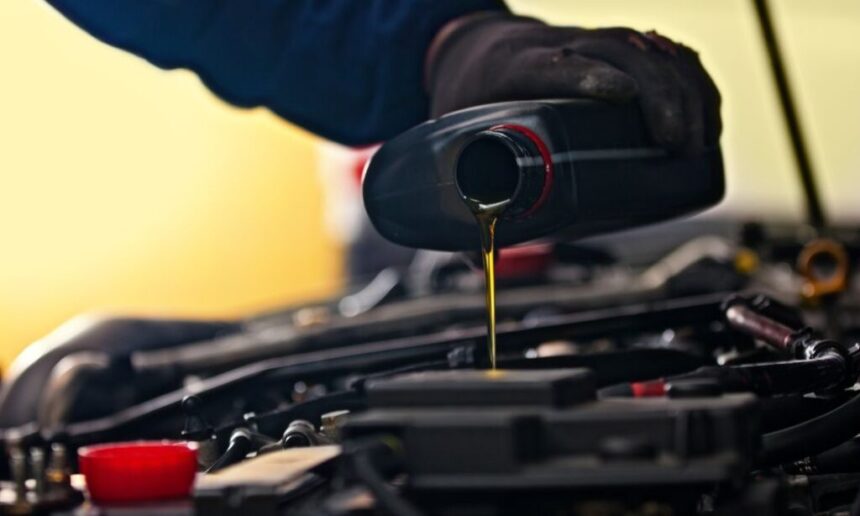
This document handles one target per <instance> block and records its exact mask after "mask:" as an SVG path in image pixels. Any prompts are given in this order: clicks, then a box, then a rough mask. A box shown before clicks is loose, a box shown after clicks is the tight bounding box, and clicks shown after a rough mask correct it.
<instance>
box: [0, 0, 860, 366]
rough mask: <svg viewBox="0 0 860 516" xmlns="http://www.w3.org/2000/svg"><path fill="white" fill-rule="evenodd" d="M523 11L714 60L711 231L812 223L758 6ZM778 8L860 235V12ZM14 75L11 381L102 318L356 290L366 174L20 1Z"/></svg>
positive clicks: (803, 0)
mask: <svg viewBox="0 0 860 516" xmlns="http://www.w3.org/2000/svg"><path fill="white" fill-rule="evenodd" d="M508 3H509V5H511V7H512V8H513V9H514V10H515V11H517V12H520V13H523V14H531V15H535V16H538V17H541V18H543V19H545V20H546V21H549V22H552V23H555V24H570V25H582V26H610V25H623V26H630V27H634V28H636V29H640V30H648V29H657V30H658V31H659V32H661V33H663V34H665V35H668V36H670V37H672V38H674V39H677V40H680V41H683V42H684V43H686V44H687V45H689V46H691V47H693V48H695V49H697V50H698V51H699V52H700V54H701V57H702V60H703V61H704V64H705V66H706V67H707V68H708V70H709V71H710V72H711V73H712V74H713V76H714V78H715V80H716V81H717V84H718V85H719V87H720V89H721V90H722V93H723V100H724V108H723V120H724V125H725V132H724V136H723V149H724V153H725V158H726V169H727V173H728V195H727V199H726V201H725V202H724V203H723V205H721V206H720V207H719V208H717V209H716V210H714V212H715V213H714V212H712V213H710V214H709V215H714V214H716V215H729V214H741V215H746V216H755V217H758V218H765V217H768V218H779V219H783V220H786V219H787V220H798V219H799V218H800V216H801V213H802V206H801V202H800V191H799V188H798V184H797V182H796V181H795V175H794V173H795V171H794V169H793V162H792V161H791V155H790V150H789V146H788V139H787V136H786V134H785V129H784V125H783V123H782V118H781V115H780V112H779V111H778V103H777V98H776V95H775V90H774V89H773V87H772V83H771V78H770V75H769V69H768V66H767V62H766V60H765V54H764V49H763V46H762V43H761V40H760V36H759V33H758V31H757V25H756V22H755V19H754V16H753V10H752V6H751V3H750V2H749V1H747V0H723V1H721V2H714V1H710V0H650V1H648V2H642V1H641V0H624V1H622V0H612V1H606V0H587V1H586V0H509V2H508ZM772 4H773V10H774V16H775V20H776V23H777V24H778V27H777V28H778V31H779V33H780V35H781V36H782V40H783V42H784V44H785V45H784V50H785V53H786V57H787V60H788V66H789V72H790V74H791V77H792V79H793V81H794V86H795V89H796V93H797V96H798V100H799V104H800V111H801V116H802V118H803V121H804V123H805V125H806V129H807V133H808V137H809V139H810V144H811V150H812V155H813V160H814V162H815V165H816V166H817V168H818V170H819V171H820V172H821V176H822V177H821V178H820V183H821V188H822V193H823V196H824V199H825V201H826V203H827V207H828V210H829V212H830V213H831V214H832V215H833V216H835V217H836V219H837V220H841V221H843V222H844V221H856V220H860V203H857V202H856V201H855V200H854V198H853V195H854V194H855V191H856V190H857V187H858V185H860V177H858V175H857V174H856V173H855V170H856V169H857V168H858V166H860V146H858V145H857V143H856V139H857V135H858V134H860V96H858V95H856V91H857V84H858V83H860V66H858V65H859V64H860V44H858V43H857V42H856V41H855V40H854V35H855V34H856V28H857V27H858V26H860V25H858V24H860V2H857V1H856V0H828V1H827V2H809V1H807V0H780V1H778V2H772ZM0 66H2V70H3V71H2V76H0V77H2V79H0V364H2V365H4V366H5V365H6V364H8V363H9V362H10V360H11V359H12V358H13V357H14V356H15V355H16V354H17V353H18V352H19V351H20V350H21V349H22V348H23V347H24V346H25V345H26V344H28V343H29V342H31V341H33V340H35V339H37V338H39V337H40V336H43V335H44V334H46V333H47V332H49V331H50V330H51V329H53V328H54V327H55V326H57V325H58V324H60V323H61V322H63V321H64V320H66V319H68V318H70V317H72V316H74V315H75V314H79V313H82V312H105V313H118V314H150V315H152V314H155V315H159V314H170V315H177V316H203V317H231V316H239V315H243V314H248V313H253V312H255V311H260V310H263V309H266V308H273V307H276V306H278V305H281V304H285V303H290V302H296V301H300V300H302V299H310V298H318V297H321V296H325V295H327V294H331V293H333V292H335V291H336V290H337V289H338V288H339V286H340V285H341V283H342V278H343V273H342V271H343V260H342V252H341V250H342V249H341V248H342V245H341V244H340V243H339V242H340V241H341V238H340V237H339V234H338V232H337V231H332V230H331V229H332V223H331V222H332V220H335V221H337V220H338V219H336V218H335V219H331V218H329V219H328V222H326V217H325V213H326V211H327V209H328V208H327V207H326V204H329V205H331V204H334V203H336V202H338V200H339V199H342V198H343V195H342V194H343V192H341V195H338V194H337V192H335V191H334V190H335V189H336V188H338V186H337V185H339V184H345V185H349V184H351V183H350V181H349V179H345V180H339V179H338V174H343V175H344V176H353V175H354V168H355V165H354V164H355V162H356V160H359V159H360V157H355V156H352V155H351V154H350V152H349V151H348V150H345V149H342V148H338V147H336V146H334V145H331V144H326V143H323V142H320V141H318V140H317V139H316V138H314V137H313V136H311V135H309V134H307V133H305V132H302V131H300V130H298V129H296V128H295V127H292V126H290V125H289V124H288V123H286V122H284V121H282V120H280V119H278V118H276V117H275V116H273V115H271V114H270V113H268V112H266V111H264V110H253V111H247V110H239V109H235V108H231V107H229V106H228V105H226V104H224V103H223V102H221V101H219V100H218V99H216V98H215V97H214V96H213V95H212V94H210V93H209V92H208V91H207V90H206V89H205V88H204V87H203V86H202V85H201V84H200V82H199V81H198V80H197V79H196V78H195V77H194V76H193V75H192V74H191V73H188V72H181V71H180V72H164V71H161V70H158V69H156V68H154V67H152V66H151V65H149V64H148V63H146V62H144V61H142V60H140V59H137V58H135V57H132V56H130V55H128V54H125V53H123V52H121V51H119V50H115V49H112V48H110V47H108V46H106V45H104V44H101V43H99V42H97V41H96V40H95V39H93V38H91V37H90V36H88V35H87V34H85V33H84V32H82V31H81V30H79V29H78V28H76V27H75V26H73V25H72V24H71V23H69V22H68V21H66V20H65V19H63V18H62V17H61V16H60V15H59V14H57V13H55V12H54V11H52V10H51V9H50V8H49V7H48V6H47V5H46V4H44V3H43V2H41V1H39V0H4V1H3V2H0ZM344 188H349V186H346V187H344ZM328 211H329V212H331V211H332V210H330V209H328Z"/></svg>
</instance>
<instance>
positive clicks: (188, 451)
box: [78, 441, 197, 503]
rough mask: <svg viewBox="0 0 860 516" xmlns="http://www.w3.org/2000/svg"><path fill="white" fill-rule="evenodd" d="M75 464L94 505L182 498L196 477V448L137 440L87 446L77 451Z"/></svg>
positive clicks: (189, 444)
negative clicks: (96, 503)
mask: <svg viewBox="0 0 860 516" xmlns="http://www.w3.org/2000/svg"><path fill="white" fill-rule="evenodd" d="M78 465H79V466H80V470H81V473H82V474H83V475H84V478H85V479H86V482H87V491H88V492H89V494H90V498H91V499H92V500H93V501H94V502H98V503H124V502H144V501H146V502H148V501H156V500H169V499H177V498H186V497H188V496H189V495H190V494H191V488H192V487H193V485H194V477H195V475H196V474H197V445H196V444H195V443H186V442H178V441H137V442H125V443H111V444H100V445H96V446H87V447H84V448H81V449H80V450H78Z"/></svg>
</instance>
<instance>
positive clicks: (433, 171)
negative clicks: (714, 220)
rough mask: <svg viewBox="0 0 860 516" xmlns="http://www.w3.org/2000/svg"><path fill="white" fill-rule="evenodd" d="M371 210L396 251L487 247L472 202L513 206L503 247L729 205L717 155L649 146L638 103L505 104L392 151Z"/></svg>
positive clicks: (377, 171) (412, 136)
mask: <svg viewBox="0 0 860 516" xmlns="http://www.w3.org/2000/svg"><path fill="white" fill-rule="evenodd" d="M363 190H364V203H365V208H366V209H367V213H368V214H369V215H370V219H371V221H372V222H373V224H374V226H375V227H376V228H377V230H379V232H380V233H381V234H382V235H383V236H385V237H386V238H388V239H389V240H391V241H393V242H396V243H398V244H402V245H406V246H410V247H419V248H427V249H439V250H448V251H459V250H474V249H479V248H480V239H479V238H478V230H477V226H476V222H475V217H474V215H473V214H472V212H471V211H470V209H469V208H468V207H467V205H466V203H465V202H464V200H463V196H464V195H466V196H468V197H471V198H473V199H478V200H480V201H481V202H485V203H490V202H497V201H501V200H505V199H511V202H510V204H509V207H508V208H507V209H506V211H505V213H504V215H503V217H502V220H501V221H500V222H499V225H498V229H497V233H496V241H497V243H498V244H499V245H510V244H515V243H519V242H524V241H527V240H532V239H535V238H539V237H542V236H545V235H548V234H551V233H554V232H557V231H560V230H564V233H565V236H566V237H567V238H577V237H582V236H587V235H593V234H597V233H603V232H608V231H614V230H619V229H624V228H629V227H633V226H638V225H642V224H646V223H649V222H656V221H661V220H666V219H670V218H674V217H677V216H680V215H683V214H687V213H690V212H693V211H696V210H701V209H704V208H707V207H709V206H712V205H714V204H716V203H717V202H718V201H719V200H720V199H722V197H723V192H724V181H723V164H722V157H721V153H720V149H719V147H718V146H715V147H713V148H709V149H704V150H703V151H701V153H699V154H693V155H690V154H689V153H685V154H680V153H678V154H675V153H669V152H667V151H665V150H664V149H662V148H659V147H657V146H656V145H654V144H653V142H652V141H651V139H650V137H649V135H648V131H647V130H646V128H645V124H644V121H643V119H642V115H641V113H640V111H639V107H638V106H637V105H636V104H632V103H631V104H625V105H610V104H605V103H601V102H594V101H586V100H538V101H522V102H505V103H500V104H491V105H485V106H479V107H476V108H470V109H465V110H462V111H458V112H455V113H451V114H449V115H445V116H443V117H441V118H439V119H436V120H431V121H429V122H426V123H424V124H421V125H419V126H416V127H414V128H412V129H410V130H409V131H407V132H405V133H403V134H401V135H400V136H398V137H396V138H394V139H392V140H390V141H389V142H387V143H385V145H383V146H382V147H381V148H380V149H379V151H378V152H377V153H376V154H375V155H374V156H373V158H372V159H371V161H370V162H369V163H368V166H367V169H366V170H365V175H364V182H363Z"/></svg>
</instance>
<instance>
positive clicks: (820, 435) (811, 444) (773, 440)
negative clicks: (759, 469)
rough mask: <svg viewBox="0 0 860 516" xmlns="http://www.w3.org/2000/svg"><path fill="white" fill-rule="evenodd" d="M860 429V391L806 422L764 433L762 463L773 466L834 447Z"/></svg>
mask: <svg viewBox="0 0 860 516" xmlns="http://www.w3.org/2000/svg"><path fill="white" fill-rule="evenodd" d="M858 431H860V395H857V396H854V397H853V398H851V399H850V400H848V401H847V402H845V403H844V404H843V405H840V406H839V407H837V408H835V409H833V410H831V411H830V412H827V413H825V414H822V415H820V416H818V417H816V418H813V419H810V420H809V421H804V422H803V423H799V424H796V425H794V426H790V427H788V428H785V429H782V430H777V431H776V432H770V433H767V434H764V437H763V439H762V453H761V456H760V458H759V462H760V465H762V466H774V465H777V464H783V463H786V462H792V461H795V460H799V459H802V458H804V457H810V456H812V455H816V454H819V453H822V452H824V451H827V450H829V449H831V448H834V447H836V446H838V445H840V444H842V443H844V442H845V441H847V440H849V439H851V438H853V437H854V436H855V435H857V433H858Z"/></svg>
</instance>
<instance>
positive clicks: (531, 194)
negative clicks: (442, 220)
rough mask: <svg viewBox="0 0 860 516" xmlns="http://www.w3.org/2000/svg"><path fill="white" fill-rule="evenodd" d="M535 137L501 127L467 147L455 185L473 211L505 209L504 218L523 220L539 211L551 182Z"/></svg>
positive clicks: (484, 134)
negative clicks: (487, 208)
mask: <svg viewBox="0 0 860 516" xmlns="http://www.w3.org/2000/svg"><path fill="white" fill-rule="evenodd" d="M531 136H532V137H530V136H529V135H526V134H523V133H521V132H519V131H518V129H517V128H516V127H514V126H499V127H495V128H491V129H488V130H485V131H481V132H479V133H477V134H475V135H474V136H473V137H472V138H471V139H470V141H469V142H467V143H466V144H465V145H464V146H463V149H462V150H461V151H460V154H459V156H458V158H457V163H456V170H455V173H454V181H455V183H456V185H457V190H458V191H459V193H460V197H461V198H462V199H463V201H464V202H465V203H466V204H467V205H468V206H469V208H470V209H472V210H473V211H475V209H476V207H480V206H485V207H489V206H495V207H497V208H502V207H503V208H504V213H503V214H502V216H503V217H504V218H520V217H523V216H526V215H528V214H530V213H531V212H533V211H534V210H535V209H536V208H538V207H539V205H540V204H541V203H542V202H543V200H544V198H545V196H546V195H545V193H546V192H545V190H546V186H547V181H548V180H550V179H551V178H550V177H547V176H548V174H547V170H548V168H549V167H547V164H546V163H545V158H544V155H543V154H542V153H541V152H540V149H539V148H538V145H537V144H536V142H535V141H533V139H532V138H533V137H534V136H533V135H531Z"/></svg>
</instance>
